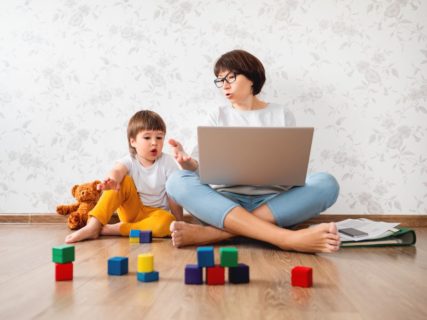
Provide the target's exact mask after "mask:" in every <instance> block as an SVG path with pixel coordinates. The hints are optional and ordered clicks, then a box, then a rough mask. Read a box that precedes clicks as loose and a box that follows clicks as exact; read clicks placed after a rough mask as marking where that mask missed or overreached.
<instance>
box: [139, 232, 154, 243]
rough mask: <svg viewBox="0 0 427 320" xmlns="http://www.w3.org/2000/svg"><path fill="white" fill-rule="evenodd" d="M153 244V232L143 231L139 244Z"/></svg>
mask: <svg viewBox="0 0 427 320" xmlns="http://www.w3.org/2000/svg"><path fill="white" fill-rule="evenodd" d="M151 242H153V233H152V232H151V230H146V231H144V230H141V232H140V234H139V243H151Z"/></svg>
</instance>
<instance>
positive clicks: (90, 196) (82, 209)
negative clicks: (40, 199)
mask: <svg viewBox="0 0 427 320" xmlns="http://www.w3.org/2000/svg"><path fill="white" fill-rule="evenodd" d="M100 183H101V181H99V180H95V181H93V182H88V183H83V184H80V185H79V184H76V185H75V186H74V187H73V188H72V189H71V194H72V195H73V197H74V198H76V199H77V203H74V204H70V205H59V206H57V207H56V213H58V214H60V215H63V216H66V215H68V214H69V217H68V227H69V228H70V229H71V230H77V229H80V228H82V227H84V226H85V225H86V223H87V219H88V213H89V211H90V210H92V209H93V207H95V205H96V203H97V202H98V199H99V197H100V196H101V193H102V191H101V190H97V188H96V186H97V185H98V184H100Z"/></svg>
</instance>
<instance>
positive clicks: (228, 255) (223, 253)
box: [219, 247, 238, 267]
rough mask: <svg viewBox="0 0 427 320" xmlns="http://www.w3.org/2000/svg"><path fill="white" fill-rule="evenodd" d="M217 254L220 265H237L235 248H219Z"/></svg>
mask: <svg viewBox="0 0 427 320" xmlns="http://www.w3.org/2000/svg"><path fill="white" fill-rule="evenodd" d="M219 256H220V260H221V266H222V267H237V266H238V254H237V248H235V247H228V248H219Z"/></svg>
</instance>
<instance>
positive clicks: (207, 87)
mask: <svg viewBox="0 0 427 320" xmlns="http://www.w3.org/2000/svg"><path fill="white" fill-rule="evenodd" d="M426 17H427V2H426V1H422V0H359V1H356V0H313V1H308V0H302V1H297V0H264V1H237V0H216V1H201V0H199V1H197V0H196V1H191V0H187V1H174V0H156V1H155V0H144V1H136V0H114V1H112V0H102V1H101V0H85V1H83V0H62V1H61V0H38V1H36V0H34V1H31V0H26V1H23V0H2V1H1V2H0V146H1V147H0V148H1V149H0V150H1V152H0V177H1V179H0V213H53V212H54V211H55V207H56V205H57V204H58V203H68V202H71V201H72V196H71V194H70V189H71V187H72V186H73V185H74V184H78V183H82V182H86V181H90V180H94V179H97V178H101V179H102V178H103V177H104V176H105V174H106V173H107V171H108V169H109V168H110V167H111V166H112V165H113V164H114V161H115V160H116V159H117V158H120V157H121V156H123V155H124V154H126V152H127V142H126V124H127V121H128V119H129V117H130V116H131V115H132V114H133V113H134V112H135V111H137V110H139V109H141V108H150V109H153V110H155V111H157V112H159V113H160V114H161V115H162V116H163V117H164V119H165V120H166V123H167V125H168V136H169V137H174V138H176V139H178V140H180V141H182V142H183V143H184V145H185V146H186V148H187V149H188V150H189V149H191V147H192V146H193V145H194V143H195V129H196V127H197V125H198V124H200V123H202V122H203V121H204V119H205V118H206V114H207V113H208V112H209V110H212V109H213V108H215V107H216V106H218V105H221V104H224V103H226V102H225V100H224V98H223V97H222V96H221V92H220V91H218V90H217V89H216V88H215V87H214V85H213V79H214V75H213V72H212V69H213V64H214V62H215V60H216V59H217V58H218V57H219V56H220V55H221V54H222V53H225V52H227V51H229V50H232V49H236V48H242V49H245V50H248V51H249V52H252V53H253V54H255V55H256V56H257V57H259V58H260V60H261V61H262V62H263V63H264V65H265V68H266V72H267V78H268V79H267V82H266V85H265V87H264V90H263V92H262V94H261V97H262V98H263V99H265V100H267V101H271V102H278V103H283V104H286V105H287V106H288V107H289V108H290V109H291V110H292V112H293V113H294V115H295V117H296V120H297V125H298V126H314V127H315V136H314V142H313V149H312V154H311V161H310V171H311V172H314V171H328V172H330V173H332V174H333V175H334V176H335V177H336V178H337V179H338V180H339V182H340V185H341V194H340V197H339V199H338V201H337V203H336V204H335V205H334V206H333V207H332V208H330V209H329V210H328V213H341V214H343V213H349V214H365V213H366V214H368V213H369V214H392V213H401V214H425V213H427V105H426V104H427V19H426ZM166 151H168V148H166Z"/></svg>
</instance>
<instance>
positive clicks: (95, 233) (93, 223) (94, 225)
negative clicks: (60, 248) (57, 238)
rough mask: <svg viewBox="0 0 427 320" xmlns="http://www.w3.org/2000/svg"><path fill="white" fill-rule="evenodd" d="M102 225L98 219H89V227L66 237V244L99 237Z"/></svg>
mask: <svg viewBox="0 0 427 320" xmlns="http://www.w3.org/2000/svg"><path fill="white" fill-rule="evenodd" d="M101 228H102V224H101V222H99V221H98V220H97V219H96V218H94V217H91V218H89V220H88V222H87V225H86V226H84V227H83V228H81V229H80V230H77V231H75V232H73V233H71V234H69V235H68V236H66V237H65V243H73V242H78V241H82V240H86V239H96V238H98V237H99V233H100V231H101Z"/></svg>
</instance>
